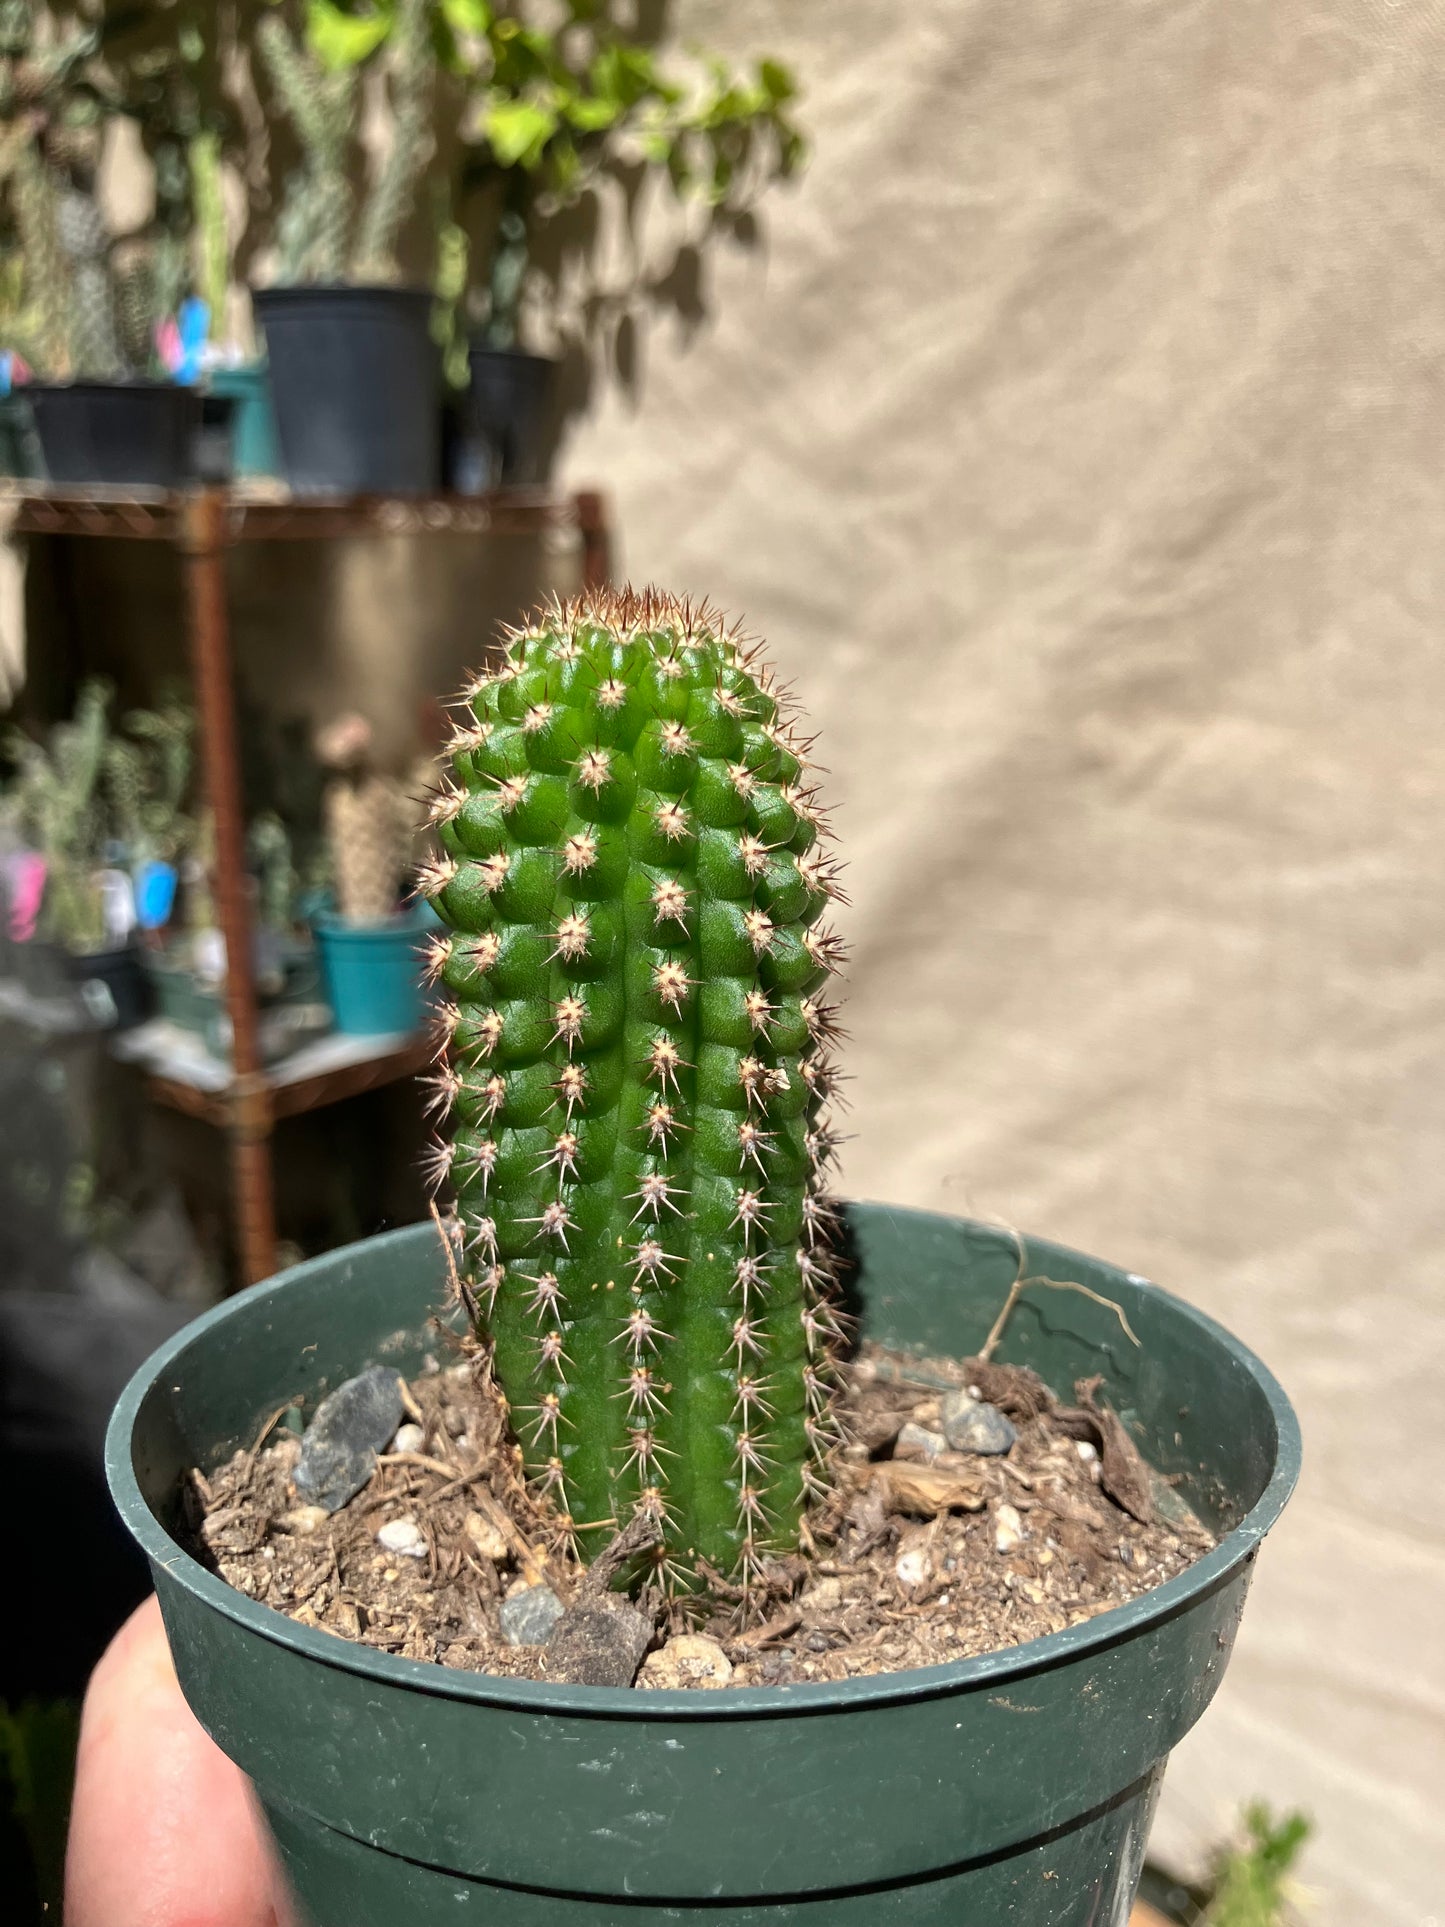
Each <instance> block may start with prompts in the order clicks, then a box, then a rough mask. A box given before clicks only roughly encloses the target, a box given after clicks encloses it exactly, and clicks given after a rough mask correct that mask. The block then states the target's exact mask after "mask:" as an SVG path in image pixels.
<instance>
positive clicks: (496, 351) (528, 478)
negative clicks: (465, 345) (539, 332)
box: [463, 347, 556, 488]
mask: <svg viewBox="0 0 1445 1927" xmlns="http://www.w3.org/2000/svg"><path fill="white" fill-rule="evenodd" d="M467 367H468V370H469V372H470V376H471V380H470V383H469V385H468V388H467V393H466V396H465V398H464V403H463V413H464V419H465V422H466V426H467V429H468V431H469V434H470V436H471V438H472V440H473V442H474V444H478V443H479V444H480V445H481V446H482V448H483V449H484V450H485V452H486V454H487V456H488V458H489V465H490V469H491V476H490V479H491V481H492V482H493V484H500V485H501V486H503V487H506V488H510V487H514V486H515V487H536V486H539V485H540V484H542V483H544V482H545V481H546V480H547V469H548V461H547V430H548V427H549V417H550V413H551V406H552V383H553V380H554V377H555V375H556V363H555V362H553V361H549V360H548V359H547V357H546V356H545V355H529V354H527V353H525V352H524V351H523V350H522V349H520V348H483V347H474V348H472V349H470V350H469V352H468V354H467Z"/></svg>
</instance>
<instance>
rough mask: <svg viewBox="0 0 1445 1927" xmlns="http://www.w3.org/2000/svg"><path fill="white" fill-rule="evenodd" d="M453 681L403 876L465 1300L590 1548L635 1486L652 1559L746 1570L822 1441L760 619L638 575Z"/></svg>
mask: <svg viewBox="0 0 1445 1927" xmlns="http://www.w3.org/2000/svg"><path fill="white" fill-rule="evenodd" d="M463 701H464V705H465V708H464V712H463V721H462V725H461V727H460V728H459V729H458V732H457V734H456V736H455V738H454V740H453V742H452V744H451V756H452V764H453V768H454V770H455V776H456V780H455V783H448V784H447V785H445V787H444V788H443V790H442V792H441V794H440V795H439V796H438V798H437V800H436V804H435V807H434V818H435V822H436V828H437V835H438V839H439V842H440V844H441V848H442V855H441V857H440V858H439V860H438V861H437V862H436V863H435V864H434V865H432V866H431V867H430V868H429V869H428V871H427V872H426V873H425V875H424V877H423V881H422V890H423V893H424V894H425V895H426V896H428V897H429V899H430V901H431V903H432V904H433V906H434V907H435V909H436V910H437V911H438V913H439V914H440V915H441V916H442V918H443V919H444V920H445V921H446V923H447V924H449V925H450V926H451V928H450V932H449V933H448V934H446V935H444V936H439V937H438V938H437V940H436V944H435V948H434V952H433V956H432V959H431V968H432V971H433V974H434V976H435V978H436V979H437V980H438V981H439V983H440V985H441V986H442V987H444V989H445V990H446V991H447V992H448V993H450V998H451V1000H452V1001H450V1002H449V1003H448V1004H447V1005H446V1006H445V1024H444V1029H445V1032H446V1047H445V1048H446V1057H447V1061H446V1063H445V1065H444V1066H443V1068H442V1069H441V1071H440V1073H439V1076H438V1079H437V1085H436V1095H437V1101H438V1105H439V1107H440V1108H442V1109H443V1110H444V1111H445V1112H446V1114H447V1117H448V1121H449V1131H448V1136H447V1138H446V1140H445V1141H444V1142H443V1143H442V1144H441V1145H440V1146H439V1148H438V1151H437V1158H436V1173H435V1175H436V1178H437V1181H438V1184H439V1185H441V1186H445V1187H446V1188H447V1189H448V1190H449V1191H450V1192H451V1193H452V1194H454V1197H455V1212H456V1216H455V1220H454V1225H453V1229H454V1231H455V1235H456V1238H457V1242H458V1244H459V1246H461V1247H462V1248H463V1250H464V1252H465V1254H466V1256H465V1264H464V1292H465V1296H466V1297H467V1299H468V1304H469V1309H470V1310H472V1311H473V1312H474V1314H475V1317H476V1321H477V1325H478V1330H479V1334H480V1336H481V1337H482V1339H483V1340H484V1342H485V1343H487V1344H488V1345H489V1346H490V1348H491V1353H492V1359H493V1364H494V1369H495V1372H496V1375H497V1378H498V1381H499V1383H500V1385H501V1388H502V1391H503V1393H504V1394H505V1396H506V1399H507V1402H508V1404H509V1406H510V1409H511V1415H512V1423H513V1426H514V1428H515V1430H516V1434H517V1438H518V1440H519V1442H520V1444H521V1447H522V1452H523V1459H524V1466H525V1469H526V1472H527V1474H528V1476H529V1477H530V1478H531V1479H532V1480H534V1481H535V1482H536V1484H537V1485H538V1486H539V1487H540V1488H542V1489H543V1490H545V1491H547V1492H549V1493H550V1494H551V1495H552V1496H553V1498H554V1500H555V1502H556V1504H557V1506H558V1508H559V1510H560V1512H561V1513H562V1515H563V1517H564V1520H565V1521H566V1524H567V1527H568V1529H569V1530H570V1531H571V1532H572V1533H574V1534H575V1538H576V1542H577V1545H578V1547H579V1549H580V1550H581V1551H582V1553H583V1554H584V1555H590V1554H592V1553H595V1552H596V1551H597V1550H598V1549H599V1548H600V1546H601V1545H603V1544H605V1543H606V1541H607V1540H608V1539H609V1538H610V1537H611V1536H612V1534H613V1533H614V1532H616V1531H617V1530H619V1529H620V1528H622V1527H624V1526H626V1525H627V1524H628V1523H629V1521H630V1520H631V1519H632V1518H633V1517H634V1515H635V1514H636V1512H637V1511H638V1509H639V1508H643V1509H645V1510H646V1511H648V1512H649V1513H650V1514H651V1515H652V1516H653V1518H654V1519H655V1521H656V1524H657V1527H658V1530H659V1534H660V1542H659V1544H658V1545H657V1547H656V1552H655V1556H656V1559H657V1562H658V1570H659V1573H660V1574H661V1576H663V1577H664V1578H665V1579H666V1580H667V1581H668V1583H670V1584H671V1585H673V1586H674V1587H678V1588H681V1589H692V1588H695V1587H696V1586H697V1585H698V1584H699V1583H700V1579H701V1580H705V1579H706V1577H707V1568H709V1567H710V1568H711V1569H712V1570H713V1571H715V1572H716V1573H718V1574H720V1575H722V1576H724V1577H729V1578H733V1579H738V1578H740V1579H741V1580H742V1582H743V1583H744V1584H745V1585H746V1584H747V1583H748V1582H749V1580H750V1579H751V1578H752V1577H753V1576H754V1575H755V1573H756V1571H757V1569H758V1567H759V1565H760V1563H761V1562H762V1561H763V1560H764V1559H766V1558H767V1557H768V1556H769V1555H771V1554H773V1553H776V1552H780V1551H785V1550H787V1549H788V1548H790V1547H792V1546H794V1545H796V1543H797V1540H798V1533H799V1525H800V1520H801V1517H802V1511H803V1507H804V1504H805V1502H806V1500H807V1497H808V1494H809V1492H810V1491H813V1490H816V1489H818V1486H819V1482H820V1479H821V1475H822V1471H823V1466H824V1462H825V1454H826V1451H827V1448H828V1444H829V1441H830V1419H829V1386H830V1381H831V1366H830V1350H831V1347H832V1344H833V1341H834V1340H835V1338H836V1335H837V1318H836V1315H835V1313H834V1311H833V1309H832V1306H831V1302H830V1297H831V1268H830V1262H829V1247H828V1231H829V1224H830V1216H829V1208H828V1205H827V1202H826V1200H825V1198H824V1197H823V1195H822V1192H821V1183H822V1171H823V1167H824V1166H825V1165H826V1163H827V1161H828V1155H829V1148H830V1142H831V1140H830V1137H829V1133H828V1129H827V1125H826V1122H825V1120H824V1117H823V1115H822V1112H823V1108H824V1106H825V1104H826V1099H827V1093H828V1085H829V1079H830V1070H829V1066H828V1063H827V1058H826V1054H825V1052H826V1046H827V1044H828V1042H829V1039H830V1036H831V1035H833V1034H834V1028H835V1027H834V1023H833V1019H832V1016H831V1012H830V1010H829V1007H828V1005H827V1003H826V1001H824V992H825V988H826V985H827V981H828V978H829V976H830V974H831V973H832V972H833V971H834V970H835V969H836V968H837V966H838V962H839V946H838V941H837V939H836V937H834V936H833V935H832V933H831V932H830V931H829V930H828V928H827V927H826V925H825V924H824V923H823V922H822V921H821V919H822V918H823V917H824V914H825V912H826V911H827V908H828V904H829V900H830V898H832V897H834V896H835V895H836V894H837V890H836V885H835V883H834V881H833V865H832V863H831V861H830V859H829V858H828V857H827V855H826V854H824V853H823V844H824V842H825V831H824V828H823V825H822V823H821V821H820V815H819V811H818V809H817V807H816V805H815V802H814V793H813V790H812V788H811V787H810V783H809V777H808V764H807V760H806V757H805V754H804V745H803V744H802V743H801V742H800V741H799V740H798V738H797V736H796V734H795V732H794V729H793V726H792V724H791V722H790V720H789V716H788V711H787V705H786V704H785V702H784V701H783V699H782V698H781V696H780V695H779V693H778V691H777V690H776V688H775V687H774V686H773V684H772V681H771V678H770V677H769V675H768V672H767V671H766V670H765V669H764V668H762V667H761V666H760V665H759V663H758V661H757V659H756V656H755V653H754V651H753V649H752V648H751V647H750V646H749V645H748V644H746V643H745V642H744V641H743V639H742V638H741V637H740V636H739V635H738V634H737V633H736V632H735V631H733V630H731V629H729V628H727V627H726V626H725V625H724V624H723V623H722V622H721V621H720V620H719V619H718V618H717V616H716V615H715V614H714V613H712V612H711V611H709V610H707V609H702V608H695V607H692V606H690V605H689V604H687V603H680V602H677V601H674V600H672V599H671V598H669V597H666V596H662V595H659V594H657V593H655V592H651V591H648V592H645V593H640V594H639V593H633V592H631V591H626V592H620V593H613V592H601V593H592V594H589V595H586V596H584V597H582V598H580V599H579V600H577V601H574V602H571V603H568V604H566V605H559V606H554V607H552V608H549V609H548V610H546V611H544V612H542V613H541V614H540V615H539V616H538V617H537V618H536V619H535V620H534V621H533V623H532V624H531V625H530V626H528V627H527V628H525V629H523V630H521V631H516V632H512V633H511V634H510V635H509V637H508V647H507V654H506V658H505V660H504V661H503V663H502V664H501V666H500V668H499V669H498V670H497V671H496V672H495V674H486V675H483V676H481V677H479V678H478V679H477V681H476V682H475V684H474V686H473V687H472V688H470V689H469V690H468V691H467V692H466V695H465V697H464V699H463Z"/></svg>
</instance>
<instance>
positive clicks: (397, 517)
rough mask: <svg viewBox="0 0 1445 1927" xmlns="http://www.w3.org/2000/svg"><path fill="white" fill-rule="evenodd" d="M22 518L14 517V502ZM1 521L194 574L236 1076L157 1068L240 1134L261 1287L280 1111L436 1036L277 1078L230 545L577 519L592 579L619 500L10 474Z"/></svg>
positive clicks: (195, 660)
mask: <svg viewBox="0 0 1445 1927" xmlns="http://www.w3.org/2000/svg"><path fill="white" fill-rule="evenodd" d="M7 507H8V508H9V509H10V511H11V512H10V514H9V515H8V516H5V515H4V510H5V509H6V508H7ZM0 520H3V522H4V524H5V525H6V526H7V529H8V532H10V533H13V534H17V535H57V536H82V537H87V538H109V539H115V540H121V541H131V542H134V541H156V542H168V543H170V544H171V545H172V546H173V547H175V548H176V549H177V550H178V551H179V552H180V554H181V556H182V558H183V561H184V567H185V576H186V599H187V611H188V617H187V632H188V643H189V648H190V658H191V674H192V678H193V680H194V683H195V692H196V715H197V725H198V733H199V741H200V751H201V766H202V769H203V771H204V775H205V788H206V800H207V802H208V803H209V805H210V807H211V811H212V814H213V816H214V818H215V825H216V909H217V915H218V919H219V922H220V927H221V934H222V936H223V937H224V938H225V943H226V956H227V962H228V969H227V976H226V1009H227V1015H228V1016H229V1017H230V1020H231V1031H232V1040H233V1041H232V1053H231V1061H232V1066H233V1074H232V1077H231V1082H230V1084H229V1085H228V1087H227V1088H226V1089H225V1090H224V1091H219V1092H216V1091H200V1090H197V1089H196V1088H195V1087H194V1086H192V1085H188V1084H185V1083H182V1082H180V1081H179V1080H176V1079H173V1078H166V1077H161V1076H155V1075H152V1076H150V1077H149V1078H148V1079H147V1089H148V1090H149V1092H150V1094H151V1095H152V1097H154V1098H155V1099H156V1100H157V1101H158V1102H160V1103H164V1104H168V1105H170V1106H172V1107H173V1108H174V1109H176V1110H179V1111H184V1112H186V1113H187V1114H188V1115H190V1116H192V1117H198V1118H202V1119H204V1120H205V1121H206V1122H208V1123H213V1124H217V1125H219V1126H221V1127H222V1128H223V1129H225V1130H226V1131H227V1132H228V1134H229V1136H230V1140H231V1181H232V1197H233V1207H234V1208H233V1216H234V1221H235V1227H236V1240H237V1245H238V1247H239V1251H240V1257H241V1269H242V1273H243V1276H244V1278H245V1280H246V1282H247V1283H248V1284H254V1283H255V1282H257V1281H258V1280H259V1279H262V1278H266V1277H269V1276H270V1274H271V1273H272V1272H273V1271H274V1270H275V1267H276V1215H275V1193H274V1187H273V1182H272V1170H271V1149H270V1138H271V1132H272V1129H273V1127H274V1125H275V1123H276V1121H277V1119H279V1118H283V1117H294V1116H297V1115H299V1114H300V1113H301V1112H304V1111H310V1110H315V1109H318V1108H319V1107H320V1106H322V1105H325V1104H334V1103H337V1102H339V1101H340V1100H341V1099H342V1098H346V1097H352V1096H355V1095H357V1094H358V1093H359V1092H362V1091H367V1090H375V1089H377V1088H378V1087H380V1086H381V1085H383V1084H388V1083H392V1082H394V1081H395V1080H396V1079H398V1078H402V1077H409V1076H411V1075H413V1074H414V1073H415V1072H416V1071H418V1070H419V1069H421V1067H422V1065H423V1064H424V1063H425V1061H426V1059H427V1058H428V1056H429V1055H430V1054H431V1046H430V1044H429V1043H428V1041H427V1040H426V1038H425V1037H422V1036H419V1037H418V1038H417V1039H416V1040H415V1041H414V1042H413V1043H411V1044H408V1045H406V1046H405V1047H403V1048H402V1049H399V1050H393V1051H390V1052H388V1053H386V1054H384V1055H382V1056H380V1057H376V1058H371V1059H368V1060H366V1061H364V1062H362V1063H359V1064H351V1065H347V1066H346V1067H344V1068H342V1069H338V1070H333V1071H327V1072H323V1073H320V1074H318V1075H317V1076H315V1077H309V1078H303V1079H300V1080H297V1081H294V1082H289V1083H288V1082H285V1081H283V1080H280V1079H277V1078H275V1077H272V1076H268V1074H267V1072H266V1070H265V1069H264V1067H263V1065H262V1063H261V1057H260V1051H259V1047H258V1041H257V1024H256V993H255V983H254V979H253V973H252V967H251V926H250V911H249V906H248V903H247V896H246V887H245V876H246V870H245V814H244V802H243V799H242V795H241V776H240V764H239V759H238V755H237V747H236V705H235V680H234V675H233V671H232V661H231V634H230V619H229V614H228V611H227V607H226V583H225V556H226V551H227V550H228V549H230V548H232V547H234V546H236V545H237V544H239V543H246V542H268V541H324V540H340V539H344V538H348V537H350V538H358V537H359V538H362V539H367V538H371V539H377V538H381V537H384V536H390V535H468V536H484V535H506V536H529V535H539V534H545V533H547V532H549V531H552V530H564V531H565V530H568V529H573V530H576V531H577V533H578V535H579V537H580V539H581V544H582V580H583V582H584V583H585V584H586V585H587V586H589V587H593V586H598V585H600V584H602V583H604V582H606V581H607V580H608V578H609V575H610V572H611V571H610V543H609V530H608V519H607V512H606V503H605V501H604V498H603V497H602V496H601V495H600V494H598V493H597V492H595V491H592V490H587V491H583V492H581V493H578V494H575V495H572V496H566V497H559V496H554V495H549V494H546V493H543V492H541V491H532V490H522V489H516V490H513V489H502V490H497V491H496V492H494V493H493V494H491V495H485V496H475V497H474V496H449V495H437V496H426V497H420V498H414V497H391V496H386V497H377V496H359V497H346V498H339V499H334V500H333V499H316V498H305V499H303V498H296V497H292V498H284V499H283V498H278V497H273V496H271V495H263V494H258V493H251V492H249V491H243V490H229V489H220V488H203V489H196V490H188V491H186V492H183V493H179V494H167V493H163V492H162V491H160V490H114V489H92V490H85V491H80V490H74V489H63V488H49V487H43V486H40V487H37V486H35V485H29V484H27V485H22V486H19V487H16V486H14V485H10V486H8V487H5V488H3V489H0Z"/></svg>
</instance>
